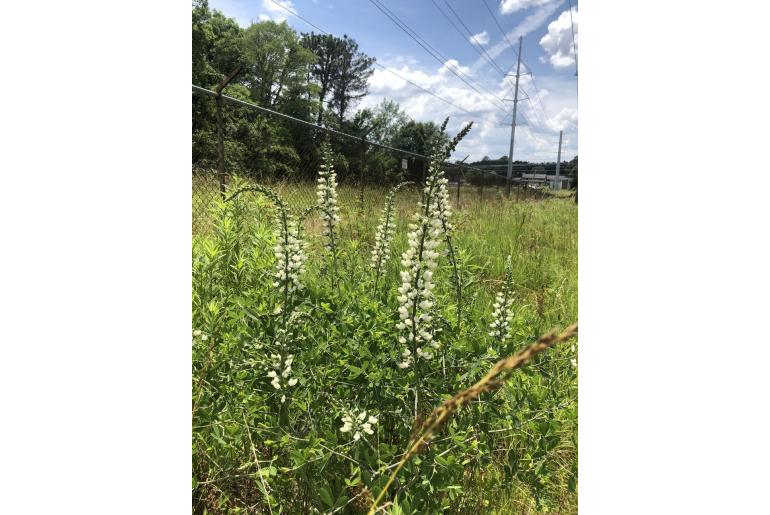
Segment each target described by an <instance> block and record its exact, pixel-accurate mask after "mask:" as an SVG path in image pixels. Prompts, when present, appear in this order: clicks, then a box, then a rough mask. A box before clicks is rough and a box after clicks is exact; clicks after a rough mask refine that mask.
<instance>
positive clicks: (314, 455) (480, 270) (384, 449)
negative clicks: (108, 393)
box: [192, 184, 577, 513]
mask: <svg viewBox="0 0 770 515" xmlns="http://www.w3.org/2000/svg"><path fill="white" fill-rule="evenodd" d="M272 186H273V189H274V190H275V191H276V192H277V194H278V195H280V196H281V198H283V199H284V201H285V203H286V205H287V207H288V208H289V209H293V210H294V211H295V213H297V212H298V211H300V210H302V209H303V208H305V207H308V205H309V204H311V203H312V200H313V199H314V197H315V190H314V188H315V185H313V184H307V185H288V184H282V185H272ZM193 191H194V193H195V191H196V188H193ZM197 191H200V189H198V190H197ZM338 192H339V200H340V202H339V207H340V212H339V214H340V219H341V221H340V223H339V225H338V226H337V227H336V228H335V230H336V231H337V233H336V234H337V236H338V241H339V249H338V250H339V254H338V256H337V257H338V262H337V267H336V273H337V276H338V284H337V285H336V286H335V288H334V289H330V288H329V280H328V276H327V275H326V274H328V263H327V262H326V261H325V260H324V258H322V257H321V256H323V255H324V249H325V244H327V241H326V240H325V238H324V235H323V219H322V217H321V216H319V214H318V213H314V214H311V215H310V216H309V217H308V218H307V219H306V220H304V226H303V231H302V232H301V234H302V238H303V239H304V240H305V242H304V243H305V253H306V256H307V259H306V260H305V270H304V274H303V276H302V283H303V285H304V288H303V291H302V295H300V296H298V297H297V299H296V302H293V303H291V310H292V312H291V313H290V314H288V313H287V312H286V311H283V312H277V311H276V306H277V304H278V300H276V294H275V292H274V291H272V288H271V287H270V285H271V284H272V282H273V279H272V275H273V274H274V273H275V259H274V255H273V253H274V244H275V234H274V229H275V227H274V219H275V210H274V208H273V207H272V204H271V202H270V201H269V200H266V199H265V198H264V197H259V196H249V195H241V196H239V197H238V198H237V199H234V200H233V201H230V202H222V201H221V200H216V199H215V200H212V201H211V204H212V205H213V206H214V209H212V210H210V211H207V212H206V213H205V215H198V217H197V218H198V221H199V222H202V225H205V227H206V228H205V230H200V231H198V232H197V233H196V234H195V235H194V237H193V323H194V327H193V329H194V330H195V331H196V332H194V334H193V364H194V368H193V394H194V404H195V408H194V409H195V413H194V416H193V469H194V477H193V490H192V494H193V507H194V509H195V510H196V511H197V512H200V513H202V512H203V510H204V509H205V510H207V511H208V512H209V513H212V512H222V513H224V512H232V511H238V510H240V511H242V512H257V513H259V512H264V513H267V512H271V511H272V512H274V513H277V512H283V513H312V512H334V513H359V512H360V513H365V512H366V510H367V509H368V508H369V507H370V506H371V504H372V500H373V499H374V498H375V497H377V496H378V495H379V494H380V493H382V496H383V500H384V501H386V502H385V503H384V506H386V509H387V510H388V511H390V512H392V513H434V512H439V511H442V510H443V511H447V512H454V513H470V512H483V513H491V512H495V513H523V512H526V511H527V510H549V509H557V508H559V509H560V510H561V511H562V512H563V513H564V512H567V513H569V512H575V511H576V493H575V489H576V481H577V478H576V464H577V454H576V431H577V406H576V399H577V396H576V394H577V383H576V378H577V369H576V367H575V365H574V364H573V361H572V360H574V359H575V358H576V350H575V349H574V348H573V347H574V346H573V345H571V344H567V345H562V346H558V347H555V348H553V349H551V350H550V351H549V352H548V353H547V355H543V356H535V357H534V358H533V359H532V361H531V363H530V365H529V366H528V367H525V368H523V369H522V370H521V371H520V372H518V373H517V374H515V375H513V376H512V377H511V378H510V379H509V380H508V382H507V383H506V385H505V386H503V387H502V388H500V389H499V390H497V391H496V392H493V393H491V394H489V395H487V396H484V397H480V398H474V399H472V400H470V399H469V400H470V402H468V403H467V404H466V405H465V407H464V408H462V409H460V410H457V411H456V413H454V417H453V418H452V419H451V420H449V421H447V423H445V424H444V425H443V426H441V429H440V430H439V428H438V426H437V427H436V433H435V434H434V435H433V436H432V438H431V442H430V445H428V446H427V448H426V449H425V450H424V452H422V453H421V454H419V455H417V456H413V457H412V459H411V460H410V461H409V462H408V463H407V462H406V461H404V462H403V464H402V465H400V468H402V470H400V474H399V475H398V477H397V478H395V479H393V481H392V484H391V485H390V487H389V488H388V489H387V491H384V486H385V484H386V482H387V480H388V478H389V476H391V474H392V473H393V471H394V469H395V468H396V467H399V463H401V461H402V459H403V458H404V457H405V455H404V454H403V453H404V451H405V450H407V449H408V448H409V443H410V442H412V443H414V442H415V441H416V440H415V437H418V435H419V434H420V428H421V427H424V426H423V424H424V423H425V420H426V419H427V420H428V421H430V420H431V415H430V414H429V413H427V412H426V413H424V417H421V418H420V419H419V420H418V421H417V422H416V423H415V420H414V410H413V406H412V399H413V396H412V393H411V388H413V384H414V383H413V376H411V375H410V374H411V371H404V370H400V369H398V368H397V367H396V366H395V365H396V363H397V360H398V357H399V353H400V351H401V347H400V346H399V345H398V343H397V341H398V334H397V331H395V329H394V325H395V323H396V322H397V320H398V313H397V307H398V301H397V299H396V297H397V292H396V289H397V288H398V286H399V284H400V283H401V277H400V275H399V272H400V271H401V263H400V260H399V259H398V256H400V255H401V253H402V252H403V251H404V250H406V248H407V238H406V234H407V232H408V230H407V224H408V223H409V221H410V220H409V216H410V215H411V214H412V213H413V212H414V210H415V206H416V202H417V198H418V194H419V192H418V190H417V189H415V188H407V189H405V190H403V191H401V192H399V193H398V194H397V195H396V196H395V202H394V210H393V215H394V216H393V223H394V225H395V235H394V237H393V240H392V242H391V248H390V254H391V256H392V257H391V258H390V259H388V260H386V261H385V262H384V263H383V265H382V270H381V274H380V277H379V278H378V279H377V283H378V286H377V288H376V290H375V288H374V283H375V280H374V273H373V272H372V269H371V265H370V262H371V251H372V249H373V244H374V240H375V233H376V230H377V226H378V223H379V221H380V216H381V210H382V208H383V207H384V202H385V198H386V197H387V193H388V190H387V189H385V188H383V189H381V190H378V189H374V188H367V189H365V196H364V202H363V204H361V203H359V201H358V199H359V193H360V190H359V189H358V188H355V187H350V186H344V185H342V186H339V187H338ZM450 193H451V192H450ZM217 195H218V192H215V197H216V196H217ZM303 198H306V199H309V200H308V201H302V200H301V199H303ZM298 199H299V200H298ZM195 200H196V199H195V198H194V202H195ZM451 200H452V201H454V197H453V196H452V197H451ZM193 211H194V217H195V216H196V213H195V209H194V210H193ZM454 211H455V213H454V215H453V221H452V223H453V224H454V226H455V229H454V232H453V245H454V247H455V251H456V256H455V257H456V260H457V266H458V269H459V271H460V277H461V279H462V285H461V286H462V304H463V305H462V308H463V309H462V319H463V324H462V325H461V326H460V327H459V328H458V327H456V326H454V325H453V324H452V323H451V321H452V320H453V319H454V318H455V317H456V307H457V306H456V300H455V299H456V295H455V285H454V283H453V279H452V267H451V265H450V263H449V262H448V260H447V259H446V258H445V257H444V258H440V259H439V266H438V268H437V270H436V280H437V287H436V292H437V293H436V304H437V305H438V308H437V311H436V320H437V321H438V325H437V329H440V331H439V333H438V334H439V337H440V338H441V339H442V344H443V345H442V350H441V351H440V352H439V353H437V356H436V357H435V360H434V361H431V364H430V366H426V368H425V376H424V377H423V387H424V394H425V402H426V404H429V405H430V406H435V405H440V404H441V403H442V402H444V401H446V400H447V399H450V398H451V396H452V394H453V392H456V391H462V390H465V389H467V388H469V387H472V386H473V385H474V384H476V383H477V382H478V381H479V379H481V378H483V377H484V374H485V373H486V372H487V371H488V370H489V368H490V366H492V365H493V364H494V363H495V362H497V361H498V360H499V358H501V357H503V356H508V355H513V354H515V353H516V352H517V351H521V350H522V349H523V348H524V347H525V346H526V345H528V343H529V342H532V341H535V340H537V339H538V337H539V336H540V335H541V334H544V333H546V332H547V331H548V330H550V329H551V328H553V327H566V326H567V325H569V324H570V323H572V322H574V321H575V320H576V319H577V207H576V206H575V205H574V204H573V203H572V202H568V201H566V200H561V199H547V200H542V201H531V200H527V201H521V202H514V201H508V200H495V199H490V200H488V201H484V202H476V203H469V204H468V205H465V206H463V207H462V208H461V209H455V210H454ZM509 255H510V256H511V277H512V284H513V290H512V291H513V295H514V299H515V301H514V317H513V320H512V322H511V337H510V338H509V339H507V340H506V342H505V343H504V344H503V346H502V347H501V348H497V346H496V345H493V344H491V342H490V338H489V335H488V332H489V329H488V326H489V323H490V320H491V315H492V311H493V308H492V305H493V303H494V302H495V294H496V292H498V291H499V290H500V289H501V288H502V285H503V283H504V281H505V276H506V271H505V263H506V257H507V256H509ZM332 292H334V293H332ZM284 304H285V303H284ZM204 337H205V339H204ZM271 355H272V356H279V357H280V358H279V360H278V361H280V363H278V368H276V362H275V360H273V361H271V359H273V358H271V357H270V356H271ZM287 356H292V358H291V360H293V362H292V361H291V360H289V361H290V365H289V366H288V367H287V366H286V364H285V363H286V359H287ZM286 368H291V371H290V372H286V376H285V377H283V373H284V372H285V369H286ZM271 371H275V372H276V374H272V375H270V376H268V374H269V373H270V372H271ZM276 376H277V377H278V378H279V379H278V381H276ZM289 379H290V380H291V381H292V383H291V385H289V383H288V381H289ZM275 384H278V385H279V386H280V390H279V389H278V388H276V387H275ZM363 412H365V413H366V416H365V418H364V419H363V421H362V422H361V424H363V423H365V421H366V420H369V417H373V419H374V420H376V423H372V425H371V426H370V427H367V428H364V429H362V430H360V431H357V430H356V428H357V427H359V426H357V425H356V424H357V422H356V418H355V417H357V416H358V415H357V414H360V413H363ZM351 414H356V415H353V417H352V418H351ZM345 417H347V418H345ZM349 419H350V420H352V422H349V421H348V420H349ZM347 426H350V428H351V429H347V430H345V431H342V430H341V428H342V427H347ZM360 427H363V426H360ZM369 431H372V433H373V434H371V435H370V434H369ZM356 432H357V433H359V435H360V436H359V438H358V439H355V440H354V439H353V438H352V437H353V436H354V434H353V433H356ZM410 457H411V456H410Z"/></svg>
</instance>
